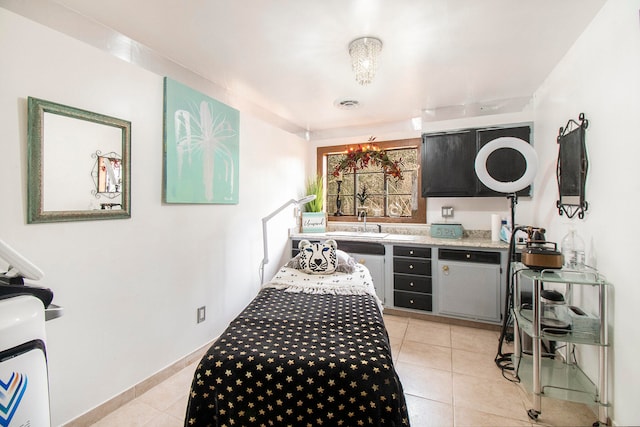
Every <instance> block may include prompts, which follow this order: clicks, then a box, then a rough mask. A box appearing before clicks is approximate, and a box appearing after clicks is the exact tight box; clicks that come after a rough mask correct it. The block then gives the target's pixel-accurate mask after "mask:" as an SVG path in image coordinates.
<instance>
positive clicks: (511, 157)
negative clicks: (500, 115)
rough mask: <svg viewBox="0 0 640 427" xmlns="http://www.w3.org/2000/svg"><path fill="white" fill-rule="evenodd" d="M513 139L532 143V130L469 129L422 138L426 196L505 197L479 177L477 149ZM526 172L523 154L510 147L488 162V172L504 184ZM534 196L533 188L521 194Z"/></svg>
mask: <svg viewBox="0 0 640 427" xmlns="http://www.w3.org/2000/svg"><path fill="white" fill-rule="evenodd" d="M503 136H512V137H516V138H520V139H523V140H525V141H527V142H529V143H530V142H531V127H530V126H519V127H509V128H486V129H466V130H463V131H457V132H450V133H432V134H424V135H422V145H423V147H422V168H423V169H422V196H423V197H502V196H504V193H498V192H496V191H493V190H491V189H489V188H487V187H486V186H485V185H484V184H483V183H482V182H480V180H479V179H478V177H477V176H476V172H475V167H474V165H475V159H476V154H477V153H478V150H480V148H482V147H483V146H484V145H486V144H487V143H489V142H490V141H493V140H494V139H496V138H500V137H503ZM525 169H526V163H525V159H524V157H522V155H521V154H520V153H519V152H517V151H515V150H513V149H510V148H501V149H499V150H496V151H494V152H493V153H492V154H491V155H490V156H489V157H488V159H487V172H489V175H491V176H492V177H493V178H494V179H496V180H498V181H501V182H509V181H515V180H517V179H519V178H520V177H521V176H522V175H523V173H524V171H525ZM518 195H519V196H529V195H531V187H530V186H529V187H527V188H525V189H524V190H521V191H519V192H518Z"/></svg>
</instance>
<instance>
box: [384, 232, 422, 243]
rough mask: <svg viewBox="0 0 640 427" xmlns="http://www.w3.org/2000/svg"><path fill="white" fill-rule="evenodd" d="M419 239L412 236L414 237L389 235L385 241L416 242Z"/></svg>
mask: <svg viewBox="0 0 640 427" xmlns="http://www.w3.org/2000/svg"><path fill="white" fill-rule="evenodd" d="M417 238H418V236H412V235H407V234H388V235H387V237H385V238H384V239H385V240H401V241H405V242H410V241H413V240H416V239H417Z"/></svg>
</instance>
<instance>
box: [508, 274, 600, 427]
mask: <svg viewBox="0 0 640 427" xmlns="http://www.w3.org/2000/svg"><path fill="white" fill-rule="evenodd" d="M513 272H514V278H515V280H514V287H513V298H514V301H513V302H514V303H513V312H514V313H513V314H514V319H515V322H514V353H513V354H514V356H513V358H514V360H513V362H514V366H515V369H516V375H517V376H518V377H519V378H520V380H521V381H522V383H523V385H524V386H525V387H526V388H527V389H528V390H529V391H530V392H532V394H533V408H532V409H529V410H528V412H527V413H528V415H529V417H530V418H531V419H534V420H535V419H537V418H538V416H539V415H540V414H541V413H542V408H541V406H542V397H553V398H556V399H562V400H570V401H574V402H581V403H587V404H591V405H597V406H598V421H597V422H596V423H594V425H608V424H609V406H610V403H609V400H608V397H607V388H608V384H607V381H608V375H607V369H608V351H609V335H608V329H607V325H608V319H607V292H608V290H609V289H610V287H611V286H610V284H608V283H607V281H606V280H605V279H604V278H603V277H602V276H601V275H600V274H599V273H598V271H597V270H593V269H589V268H586V269H584V270H566V269H561V270H556V269H554V270H551V269H547V270H533V269H529V268H527V267H526V266H525V265H523V264H521V263H514V264H513ZM525 280H527V281H528V283H531V284H532V289H531V294H532V298H531V304H523V302H522V299H521V289H523V284H522V283H521V282H523V281H525ZM545 285H547V286H546V287H552V288H554V289H559V290H560V291H562V290H563V291H564V292H563V294H564V297H565V299H566V304H567V306H568V307H569V306H571V304H572V295H573V292H574V291H575V288H576V287H577V286H580V287H588V288H589V289H590V290H584V289H583V290H582V291H583V294H584V293H587V292H593V293H594V295H595V296H597V298H598V300H599V304H598V306H599V309H598V311H599V312H598V313H597V316H591V315H588V314H586V313H580V315H582V316H583V318H579V317H578V318H576V319H575V320H574V324H573V325H572V328H571V330H566V329H562V330H560V329H554V328H553V327H547V326H544V325H543V323H544V318H543V313H542V310H543V303H542V301H541V293H542V290H543V289H544V288H545ZM520 331H522V332H523V333H524V334H526V335H528V336H529V337H531V347H532V354H531V355H527V354H524V353H523V351H522V342H521V334H520ZM543 341H544V342H556V343H558V342H560V343H565V344H566V345H565V346H564V352H563V353H564V355H563V354H558V352H554V354H553V356H554V357H543V354H542V351H541V347H542V342H543ZM576 345H589V346H597V347H598V351H599V369H598V384H597V385H596V384H594V383H593V382H592V381H591V380H590V379H589V377H588V376H587V375H586V374H585V373H584V372H583V371H582V369H581V368H580V366H578V364H577V363H576V361H575V359H574V360H572V356H573V354H574V353H573V351H574V350H575V346H576ZM558 348H560V346H559V347H558Z"/></svg>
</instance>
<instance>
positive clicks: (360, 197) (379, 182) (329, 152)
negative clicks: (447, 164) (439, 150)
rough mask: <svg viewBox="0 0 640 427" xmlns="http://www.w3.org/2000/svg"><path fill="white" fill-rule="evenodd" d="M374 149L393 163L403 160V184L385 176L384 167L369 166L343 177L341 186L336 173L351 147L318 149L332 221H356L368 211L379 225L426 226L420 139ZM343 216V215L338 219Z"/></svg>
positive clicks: (379, 145)
mask: <svg viewBox="0 0 640 427" xmlns="http://www.w3.org/2000/svg"><path fill="white" fill-rule="evenodd" d="M366 144H369V143H363V144H362V145H366ZM356 145H357V144H356ZM374 145H376V146H377V147H378V148H380V149H381V150H385V151H386V152H387V154H388V155H389V157H390V158H391V159H392V160H400V159H402V167H401V169H402V176H403V179H402V180H396V179H395V178H393V177H390V176H387V175H385V173H384V170H383V169H382V168H381V167H380V166H372V165H369V166H368V167H366V168H363V169H358V170H356V171H355V173H353V172H351V173H343V175H342V181H341V182H340V183H339V182H338V179H337V178H336V177H334V176H333V171H334V169H335V167H336V165H337V164H338V163H339V162H340V160H341V159H342V158H343V156H344V153H345V152H346V151H347V150H348V147H347V146H333V147H319V148H318V173H320V174H323V176H324V180H325V183H326V203H325V206H326V212H327V215H328V218H329V220H330V221H353V220H355V218H356V215H357V214H358V213H360V212H362V211H364V212H366V215H367V217H368V218H370V219H372V220H374V221H377V222H413V223H426V201H425V199H424V198H422V197H421V195H420V189H419V188H418V186H419V183H420V182H421V177H420V147H421V144H420V139H410V140H402V141H386V142H379V143H374ZM338 185H339V187H340V194H339V200H340V208H338ZM339 212H340V213H342V215H336V214H337V213H339Z"/></svg>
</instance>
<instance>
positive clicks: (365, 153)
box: [333, 145, 402, 179]
mask: <svg viewBox="0 0 640 427" xmlns="http://www.w3.org/2000/svg"><path fill="white" fill-rule="evenodd" d="M369 164H371V165H373V166H381V167H382V168H383V169H384V171H385V173H386V174H388V175H391V176H392V177H394V178H396V179H402V170H401V169H400V166H401V165H402V159H400V160H391V159H390V158H389V155H388V154H387V152H386V151H384V150H380V148H378V147H376V146H375V145H366V146H364V147H363V146H362V145H358V148H353V147H351V148H349V150H348V151H347V153H346V154H345V155H344V158H343V159H342V160H341V161H340V163H338V164H337V165H336V167H335V169H334V170H333V176H335V177H340V176H341V175H342V173H343V172H347V173H349V172H355V171H356V170H357V169H364V168H366V167H368V166H369Z"/></svg>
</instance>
